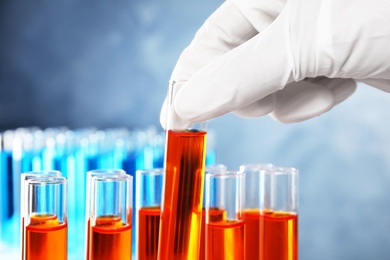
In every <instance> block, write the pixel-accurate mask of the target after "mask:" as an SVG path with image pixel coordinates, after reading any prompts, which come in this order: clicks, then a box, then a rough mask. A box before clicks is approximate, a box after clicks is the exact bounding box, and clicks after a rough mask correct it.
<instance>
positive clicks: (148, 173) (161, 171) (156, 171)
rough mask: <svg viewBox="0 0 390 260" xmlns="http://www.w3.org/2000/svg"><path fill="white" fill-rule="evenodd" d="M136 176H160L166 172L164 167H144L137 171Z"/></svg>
mask: <svg viewBox="0 0 390 260" xmlns="http://www.w3.org/2000/svg"><path fill="white" fill-rule="evenodd" d="M135 174H136V176H141V175H145V176H159V175H163V174H164V168H154V169H150V170H148V169H142V170H136V171H135Z"/></svg>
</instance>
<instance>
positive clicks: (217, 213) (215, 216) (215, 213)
mask: <svg viewBox="0 0 390 260" xmlns="http://www.w3.org/2000/svg"><path fill="white" fill-rule="evenodd" d="M209 218H210V221H213V222H215V221H222V220H226V210H221V209H209ZM203 259H206V209H202V228H201V231H200V247H199V260H203Z"/></svg>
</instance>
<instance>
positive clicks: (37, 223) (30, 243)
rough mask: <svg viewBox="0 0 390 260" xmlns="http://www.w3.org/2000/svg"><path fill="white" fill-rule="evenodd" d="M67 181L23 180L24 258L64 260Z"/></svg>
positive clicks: (65, 253) (44, 178) (55, 179)
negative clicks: (25, 191) (24, 196)
mask: <svg viewBox="0 0 390 260" xmlns="http://www.w3.org/2000/svg"><path fill="white" fill-rule="evenodd" d="M66 190H67V179H66V178H65V177H40V178H33V179H31V180H29V181H27V196H26V197H27V202H26V203H25V204H26V214H25V216H26V219H25V228H24V229H25V230H24V243H23V244H24V246H25V253H24V257H25V259H26V260H35V259H36V260H46V259H47V260H49V259H58V260H66V259H67V233H68V229H67V226H68V223H67V191H66Z"/></svg>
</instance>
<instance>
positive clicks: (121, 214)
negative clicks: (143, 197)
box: [88, 175, 132, 260]
mask: <svg viewBox="0 0 390 260" xmlns="http://www.w3.org/2000/svg"><path fill="white" fill-rule="evenodd" d="M91 196H92V200H91V205H90V213H89V214H90V228H89V246H88V249H89V258H90V259H91V260H100V259H101V260H105V259H131V258H132V255H131V235H132V230H131V229H132V226H131V224H132V223H131V216H132V176H130V175H105V176H95V177H92V185H91Z"/></svg>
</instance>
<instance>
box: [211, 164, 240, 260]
mask: <svg viewBox="0 0 390 260" xmlns="http://www.w3.org/2000/svg"><path fill="white" fill-rule="evenodd" d="M244 199H245V197H244V174H243V173H242V172H239V171H226V172H225V173H221V174H218V173H217V174H207V175H206V259H207V260H219V259H220V260H226V259H242V260H245V221H244V212H243V210H244Z"/></svg>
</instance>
